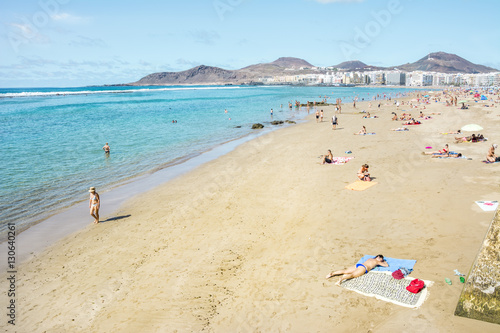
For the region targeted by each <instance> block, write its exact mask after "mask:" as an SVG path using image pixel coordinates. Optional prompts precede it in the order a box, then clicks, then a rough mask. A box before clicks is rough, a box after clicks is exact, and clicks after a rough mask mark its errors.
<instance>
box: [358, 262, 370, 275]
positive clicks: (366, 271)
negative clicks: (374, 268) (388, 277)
mask: <svg viewBox="0 0 500 333" xmlns="http://www.w3.org/2000/svg"><path fill="white" fill-rule="evenodd" d="M360 266H362V267H363V268H364V269H365V274H366V273H368V270H367V269H366V266H365V265H363V264H356V268H358V267H360Z"/></svg>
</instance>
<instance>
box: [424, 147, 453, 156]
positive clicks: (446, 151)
mask: <svg viewBox="0 0 500 333" xmlns="http://www.w3.org/2000/svg"><path fill="white" fill-rule="evenodd" d="M422 154H424V155H439V156H449V155H450V148H449V147H448V144H446V145H445V146H444V148H443V149H441V150H438V151H425V152H422Z"/></svg>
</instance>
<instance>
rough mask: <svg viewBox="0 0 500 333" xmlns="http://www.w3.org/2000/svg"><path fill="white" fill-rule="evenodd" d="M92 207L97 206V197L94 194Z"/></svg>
mask: <svg viewBox="0 0 500 333" xmlns="http://www.w3.org/2000/svg"><path fill="white" fill-rule="evenodd" d="M92 201H93V203H92V207H97V204H98V201H97V197H96V196H95V195H94V197H93V198H92Z"/></svg>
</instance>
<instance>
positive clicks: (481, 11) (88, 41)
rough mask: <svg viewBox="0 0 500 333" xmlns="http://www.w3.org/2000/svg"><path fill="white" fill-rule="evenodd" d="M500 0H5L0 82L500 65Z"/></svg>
mask: <svg viewBox="0 0 500 333" xmlns="http://www.w3.org/2000/svg"><path fill="white" fill-rule="evenodd" d="M499 13H500V1H497V0H483V1H481V0H479V1H472V0H433V1H430V0H354V1H353V0H343V1H342V0H341V1H339V0H286V1H285V0H283V1H278V0H276V1H273V0H267V1H265V0H188V1H177V0H176V1H174V0H166V1H160V0H155V1H148V0H144V1H142V2H138V1H130V0H120V1H115V0H100V1H94V0H85V1H80V0H37V1H32V0H24V1H8V0H0V87H64V86H85V85H101V84H114V83H128V82H134V81H137V80H139V79H140V78H141V77H143V76H145V75H147V74H150V73H154V72H163V71H181V70H186V69H189V68H191V67H194V66H197V65H200V64H205V65H209V66H218V67H222V68H225V69H239V68H242V67H245V66H248V65H252V64H256V63H261V62H270V61H273V60H276V59H277V58H279V57H283V56H291V57H297V58H302V59H305V60H307V61H309V62H310V63H312V64H313V65H316V66H330V65H336V64H338V63H340V62H343V61H346V60H355V59H359V60H361V61H363V62H365V63H367V64H370V65H378V66H391V65H400V64H403V63H407V62H414V61H416V60H418V59H420V58H422V57H424V56H425V55H426V54H427V53H429V52H435V51H444V52H449V53H455V54H457V55H459V56H461V57H463V58H465V59H467V60H469V61H472V62H474V63H478V64H483V65H488V66H492V67H495V68H498V69H500V25H498V23H497V21H498V18H497V16H498V14H499Z"/></svg>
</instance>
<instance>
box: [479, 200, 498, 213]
mask: <svg viewBox="0 0 500 333" xmlns="http://www.w3.org/2000/svg"><path fill="white" fill-rule="evenodd" d="M476 204H477V205H478V206H479V207H480V208H481V209H482V210H483V211H485V212H494V211H496V210H497V208H498V201H476Z"/></svg>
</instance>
